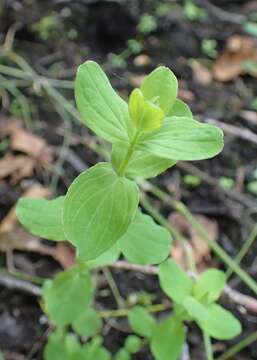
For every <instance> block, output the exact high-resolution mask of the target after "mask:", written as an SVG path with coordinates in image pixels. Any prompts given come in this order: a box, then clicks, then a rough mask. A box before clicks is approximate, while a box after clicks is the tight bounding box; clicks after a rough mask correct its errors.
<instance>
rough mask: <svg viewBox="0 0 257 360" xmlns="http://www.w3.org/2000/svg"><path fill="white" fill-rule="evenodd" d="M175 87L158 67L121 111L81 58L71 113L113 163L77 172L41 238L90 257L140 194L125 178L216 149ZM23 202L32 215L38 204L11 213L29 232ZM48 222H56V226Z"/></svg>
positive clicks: (116, 234)
mask: <svg viewBox="0 0 257 360" xmlns="http://www.w3.org/2000/svg"><path fill="white" fill-rule="evenodd" d="M177 87H178V86H177V79H176V77H175V75H174V74H173V73H172V72H171V71H170V70H169V69H168V68H166V67H159V68H157V69H156V70H154V71H153V72H152V73H151V74H150V75H149V76H147V77H146V79H145V80H144V82H143V84H142V86H141V88H140V89H136V90H135V91H134V92H132V94H131V97H130V100H129V106H128V104H127V103H126V102H125V101H124V100H123V99H121V98H120V97H119V95H118V94H117V93H116V92H115V91H114V90H113V88H112V87H111V84H110V82H109V80H108V78H107V77H106V75H105V73H104V72H103V71H102V69H101V68H100V66H99V65H98V64H96V63H95V62H92V61H87V62H85V63H84V64H83V65H81V66H80V67H79V69H78V72H77V77H76V81H75V96H76V101H77V106H78V109H79V111H80V113H81V116H82V120H83V122H85V124H86V125H87V126H88V127H89V128H90V129H92V130H93V131H94V132H95V133H96V134H97V135H99V136H100V137H102V138H104V139H105V140H107V141H109V142H111V143H112V146H113V149H112V164H111V163H99V164H97V165H95V166H94V167H92V168H90V169H89V170H87V171H85V172H83V173H82V174H80V175H79V176H78V177H77V178H76V179H75V180H74V182H73V183H72V184H71V186H70V188H69V189H68V192H67V194H66V196H65V198H59V199H58V200H56V201H55V202H52V203H51V209H50V212H51V213H52V212H54V213H55V214H54V216H52V217H51V216H49V214H46V213H45V212H46V211H47V209H45V208H43V209H41V211H40V215H41V216H42V217H43V218H44V220H45V230H44V232H43V233H42V235H43V236H44V237H47V234H48V232H51V229H54V228H55V229H56V231H58V233H57V234H56V235H55V236H54V237H52V239H53V240H60V238H62V237H63V238H64V239H67V240H68V241H70V242H71V243H72V244H73V245H75V246H76V247H77V248H78V250H79V255H80V256H81V257H82V258H83V259H84V260H94V259H96V258H97V257H98V256H100V255H101V254H103V253H104V252H106V251H107V250H108V249H110V248H111V247H112V246H113V245H114V244H115V243H116V242H117V241H118V240H120V239H121V238H122V236H123V235H124V234H126V232H127V230H128V228H129V226H130V224H131V223H132V222H133V219H134V217H135V215H136V212H137V207H138V202H139V190H138V187H137V184H136V183H135V182H134V181H132V180H131V178H133V179H134V178H138V177H141V178H148V177H152V176H156V175H158V174H159V173H160V172H162V171H164V170H165V169H167V168H168V167H170V166H172V165H174V164H175V163H176V161H177V160H199V159H203V158H208V157H211V156H214V155H216V154H217V153H218V152H220V151H221V149H222V147H223V139H222V131H221V130H219V129H218V128H216V127H215V126H212V125H206V124H201V123H199V122H198V121H195V120H193V118H192V114H191V112H190V110H189V108H188V107H187V105H185V104H184V103H183V102H182V101H181V100H178V99H176V97H177ZM62 203H63V214H61V215H60V207H61V205H62ZM22 205H23V206H22ZM24 205H25V206H27V208H30V210H31V211H30V212H31V213H33V212H34V211H35V210H37V206H35V207H34V205H35V202H34V203H33V202H32V200H28V199H27V200H24V202H23V203H19V204H18V208H17V214H18V217H19V219H20V221H21V222H22V223H23V224H24V225H25V226H27V227H28V228H29V229H31V228H35V227H36V225H37V223H38V221H39V220H38V219H35V216H34V218H33V221H32V220H30V219H29V217H27V215H26V213H24V212H23V208H24ZM33 207H34V210H33ZM55 207H56V211H55V209H54V208H55ZM60 219H61V221H62V226H60ZM54 221H59V223H58V224H59V225H58V229H57V223H54ZM33 222H34V225H33ZM39 222H40V221H39ZM35 233H36V234H37V235H38V233H37V232H36V231H35ZM39 235H41V234H39Z"/></svg>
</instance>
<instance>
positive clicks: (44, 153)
mask: <svg viewBox="0 0 257 360" xmlns="http://www.w3.org/2000/svg"><path fill="white" fill-rule="evenodd" d="M0 120H1V122H2V123H1V127H0V130H1V133H2V134H3V135H5V136H10V148H11V149H12V150H14V151H20V152H22V153H24V154H26V155H28V156H29V157H31V158H33V159H35V160H36V163H35V165H36V164H40V165H42V166H46V165H47V164H49V163H51V162H52V160H53V149H52V147H51V146H49V145H48V144H47V143H46V141H45V140H44V139H42V138H41V137H39V136H38V135H35V134H33V133H31V132H28V131H27V130H25V129H24V128H23V126H22V122H21V121H20V120H19V119H16V118H8V119H6V118H3V117H0Z"/></svg>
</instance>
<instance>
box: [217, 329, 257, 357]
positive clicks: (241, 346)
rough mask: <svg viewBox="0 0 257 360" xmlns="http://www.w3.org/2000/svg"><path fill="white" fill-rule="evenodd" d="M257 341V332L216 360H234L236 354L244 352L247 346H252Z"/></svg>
mask: <svg viewBox="0 0 257 360" xmlns="http://www.w3.org/2000/svg"><path fill="white" fill-rule="evenodd" d="M255 341H257V331H255V332H254V333H252V334H251V335H248V336H246V337H245V338H244V339H243V340H241V341H240V342H239V343H238V344H236V345H234V346H232V347H231V348H230V349H228V350H227V351H226V352H224V354H222V355H221V356H219V357H217V358H216V359H215V360H227V359H232V357H234V356H235V355H236V354H238V353H239V351H241V350H243V349H244V348H246V347H247V346H249V345H251V344H252V343H254V342H255Z"/></svg>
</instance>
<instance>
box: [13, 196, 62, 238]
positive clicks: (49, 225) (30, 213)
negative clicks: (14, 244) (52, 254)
mask: <svg viewBox="0 0 257 360" xmlns="http://www.w3.org/2000/svg"><path fill="white" fill-rule="evenodd" d="M63 205H64V196H59V197H58V198H56V199H54V200H46V199H31V198H26V197H24V198H21V199H20V200H19V201H18V203H17V205H16V214H17V217H18V219H19V221H20V223H21V224H22V225H23V226H24V227H25V228H26V229H28V230H29V231H30V232H31V233H32V234H34V235H36V236H40V237H42V238H44V239H48V240H54V241H61V240H65V239H66V236H65V234H64V231H63V223H62V214H63Z"/></svg>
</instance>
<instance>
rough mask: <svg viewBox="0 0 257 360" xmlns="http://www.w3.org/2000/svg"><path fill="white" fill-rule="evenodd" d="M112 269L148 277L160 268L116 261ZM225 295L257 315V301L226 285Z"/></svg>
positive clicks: (155, 273) (156, 272) (156, 273)
mask: <svg viewBox="0 0 257 360" xmlns="http://www.w3.org/2000/svg"><path fill="white" fill-rule="evenodd" d="M110 267H112V268H115V269H121V270H128V271H139V272H141V273H144V274H146V275H158V267H157V266H151V265H136V264H130V263H128V262H127V261H116V262H115V263H113V264H111V265H110ZM223 294H224V295H225V296H226V297H227V298H228V299H229V300H230V301H232V302H233V303H235V304H238V305H242V306H244V307H245V308H246V309H247V310H249V311H251V312H253V313H256V314H257V299H255V298H253V297H251V296H248V295H244V294H241V293H240V292H239V291H237V290H234V289H232V288H231V287H230V286H228V285H226V286H225V288H224V290H223Z"/></svg>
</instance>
